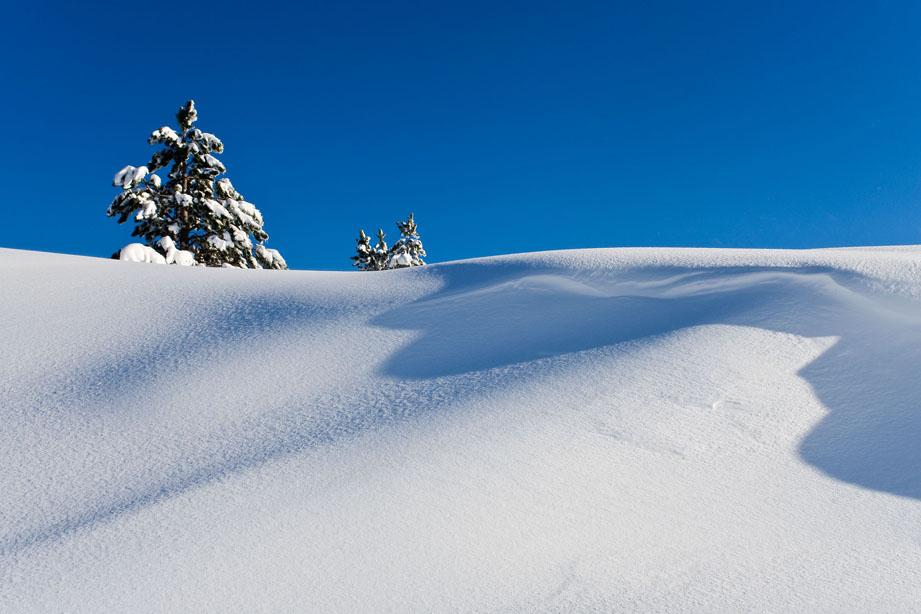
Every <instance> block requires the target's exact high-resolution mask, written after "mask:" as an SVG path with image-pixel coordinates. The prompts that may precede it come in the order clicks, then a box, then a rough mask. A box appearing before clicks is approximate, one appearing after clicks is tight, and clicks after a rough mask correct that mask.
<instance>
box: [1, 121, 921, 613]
mask: <svg viewBox="0 0 921 614" xmlns="http://www.w3.org/2000/svg"><path fill="white" fill-rule="evenodd" d="M168 136H169V135H166V136H165V137H164V138H167V137H168ZM136 172H137V169H134V170H131V171H130V172H129V171H128V170H125V171H124V176H123V177H121V179H122V180H123V181H133V180H134V177H135V173H136ZM129 175H130V179H129ZM116 179H118V177H117V178H116ZM128 247H131V246H128ZM140 247H143V246H140ZM169 247H170V246H164V249H168V248H169ZM173 248H174V246H173ZM126 249H128V248H126ZM174 249H175V248H174ZM135 251H137V250H135ZM151 251H152V250H151ZM145 253H146V252H145ZM154 253H156V252H154ZM127 256H128V255H126V253H125V251H124V250H123V251H122V258H123V259H127ZM148 256H149V255H148ZM130 257H131V258H139V259H143V258H144V257H145V256H144V255H143V254H141V253H140V252H138V253H137V254H131V255H130ZM161 258H162V256H161ZM164 260H165V259H164ZM0 287H2V288H3V289H4V291H3V292H0V327H2V329H3V335H0V352H2V356H3V357H4V358H3V360H2V361H0V424H3V428H2V429H0V450H3V461H4V462H3V463H2V464H0V493H2V494H0V611H2V612H21V613H28V612H48V611H66V612H174V611H190V612H228V611H239V612H307V611H316V612H426V611H437V612H448V611H465V612H466V611H476V612H487V611H488V612H493V611H496V612H599V611H617V612H745V611H762V612H763V611H797V612H867V611H880V612H882V611H885V612H912V611H916V610H917V604H918V603H921V583H918V582H917V578H916V574H917V571H916V570H917V569H918V568H919V567H921V541H919V539H918V526H921V445H919V442H921V381H919V379H918V377H917V372H918V365H919V364H921V248H919V247H892V248H861V249H856V248H855V249H837V250H811V251H785V250H691V249H616V250H615V249H612V250H575V251H566V252H546V253H535V254H524V255H517V256H504V257H495V258H487V259H478V260H470V261H462V262H454V263H446V264H441V265H429V266H426V267H413V268H408V269H402V270H396V271H383V272H374V273H352V272H348V273H330V272H309V271H287V272H279V271H256V270H240V269H205V268H202V267H190V268H180V267H132V266H124V265H121V264H120V263H116V262H112V261H109V260H98V259H91V258H80V257H74V256H61V255H53V254H43V253H34V252H22V251H15V250H0Z"/></svg>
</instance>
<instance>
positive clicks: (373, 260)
mask: <svg viewBox="0 0 921 614" xmlns="http://www.w3.org/2000/svg"><path fill="white" fill-rule="evenodd" d="M385 236H387V235H385V234H384V229H383V228H378V229H377V245H375V246H374V249H372V250H371V256H370V258H369V259H368V267H367V268H366V269H365V270H367V271H382V270H384V269H386V268H389V267H388V265H389V263H390V252H389V251H388V250H387V242H386V241H384V237H385Z"/></svg>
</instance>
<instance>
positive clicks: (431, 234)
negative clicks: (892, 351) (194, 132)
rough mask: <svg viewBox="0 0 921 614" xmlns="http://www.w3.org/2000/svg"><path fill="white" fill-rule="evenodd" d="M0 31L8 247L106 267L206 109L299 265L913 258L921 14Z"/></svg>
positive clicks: (484, 11) (141, 15)
mask: <svg viewBox="0 0 921 614" xmlns="http://www.w3.org/2000/svg"><path fill="white" fill-rule="evenodd" d="M3 21H4V22H5V23H4V24H3V25H0V51H2V53H3V62H2V64H0V71H2V72H0V77H2V90H3V92H4V93H3V95H2V97H0V109H2V111H3V118H4V121H3V136H4V139H3V140H4V145H3V147H2V149H0V181H2V186H3V204H4V212H5V215H4V223H3V225H2V226H0V246H2V247H15V248H22V249H35V250H47V251H59V252H66V253H75V254H86V255H96V256H103V257H107V256H109V255H110V254H111V253H112V252H113V251H115V250H116V249H118V248H119V247H121V246H122V245H124V244H126V243H129V242H130V241H131V240H132V239H131V238H130V231H131V227H130V226H128V225H124V226H119V225H118V224H117V223H116V222H115V221H114V220H113V219H110V218H107V217H106V215H105V210H106V207H107V206H108V204H109V202H110V201H111V199H112V198H113V197H114V196H115V195H116V193H117V191H118V190H117V189H116V188H113V187H111V179H112V175H113V174H114V173H115V171H117V170H118V169H120V168H121V167H123V166H125V165H126V164H132V165H135V166H139V165H141V164H146V163H147V161H148V160H149V158H150V154H151V153H152V152H153V150H154V148H153V147H151V146H149V145H147V143H146V138H147V136H148V135H149V133H150V132H151V131H152V130H154V129H156V128H158V127H160V126H162V125H165V124H169V125H175V119H174V114H175V112H176V110H177V109H178V108H179V106H180V105H181V104H182V103H183V102H184V101H185V100H186V99H188V98H194V99H195V101H196V103H197V106H198V110H199V122H198V126H199V127H200V128H201V129H203V130H206V131H209V132H213V133H215V134H216V135H217V136H219V137H220V138H221V139H222V140H223V141H224V144H225V148H226V149H225V153H224V155H223V156H221V159H222V160H223V161H224V163H225V165H226V166H227V169H228V175H227V176H228V177H230V179H231V180H232V181H233V183H234V185H235V186H236V187H237V189H238V190H239V191H240V192H241V193H242V194H243V195H244V196H245V197H246V198H247V200H249V201H251V202H253V203H254V204H256V206H258V207H259V208H260V209H261V210H262V212H263V215H264V216H265V222H266V224H265V228H266V230H267V232H268V233H269V235H270V237H271V238H270V240H269V242H268V245H269V246H270V247H274V248H276V249H278V250H280V251H281V252H282V254H283V255H284V256H285V257H286V258H287V259H288V263H289V265H290V266H291V267H292V268H300V269H307V268H309V269H347V268H349V264H350V262H349V260H348V258H349V256H350V255H351V254H352V253H353V247H354V241H353V240H354V238H355V237H356V236H357V233H358V229H359V228H364V229H365V230H366V231H367V232H369V233H370V232H372V231H374V230H376V229H377V227H378V226H383V227H384V230H385V231H386V232H387V233H388V235H389V236H388V238H389V239H395V238H396V235H397V233H396V227H395V225H394V221H395V220H397V219H402V218H404V217H405V216H406V215H407V214H408V213H409V212H415V214H416V220H417V222H418V223H419V230H420V233H421V235H422V239H423V242H424V244H425V246H426V248H427V250H428V252H429V256H430V258H429V260H430V261H431V262H437V261H444V260H453V259H457V258H465V257H473V256H485V255H492V254H499V253H511V252H522V251H534V250H545V249H562V248H573V247H607V246H724V247H823V246H837V245H872V244H906V243H912V244H917V243H921V3H918V2H846V1H845V2H764V3H755V2H738V1H733V2H725V3H712V2H711V3H707V2H675V3H666V2H629V3H616V2H593V3H582V2H536V1H534V0H529V1H525V2H502V1H496V0H492V1H489V2H479V1H471V0H464V1H463V2H450V3H449V2H371V1H366V2H352V1H349V0H345V1H337V2H326V1H324V2H306V3H301V4H295V3H284V4H273V3H271V2H258V3H256V2H249V3H245V4H239V5H235V4H234V3H206V4H201V5H195V4H192V3H189V4H176V3H173V4H166V3H163V4H156V3H118V4H114V3H113V4H111V5H102V4H92V3H88V4H87V3H71V2H68V3H51V4H42V5H39V6H33V7H26V6H25V3H24V2H20V3H16V4H15V5H9V6H7V7H6V8H5V9H4V16H3Z"/></svg>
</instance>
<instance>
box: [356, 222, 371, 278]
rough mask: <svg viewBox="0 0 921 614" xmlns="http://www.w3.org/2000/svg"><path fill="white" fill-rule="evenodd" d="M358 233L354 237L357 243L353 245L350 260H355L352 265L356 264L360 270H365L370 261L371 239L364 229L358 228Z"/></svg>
mask: <svg viewBox="0 0 921 614" xmlns="http://www.w3.org/2000/svg"><path fill="white" fill-rule="evenodd" d="M358 233H359V234H358V238H357V239H355V242H356V243H358V245H357V246H356V247H355V255H354V256H352V260H354V261H355V262H354V263H353V264H352V266H357V267H358V268H359V269H360V270H362V271H366V270H368V265H369V264H370V263H371V239H369V238H368V235H366V234H365V231H364V230H359V231H358Z"/></svg>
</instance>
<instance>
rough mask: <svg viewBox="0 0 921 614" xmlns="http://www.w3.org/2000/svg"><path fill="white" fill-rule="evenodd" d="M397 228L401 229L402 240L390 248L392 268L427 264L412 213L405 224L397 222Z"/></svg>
mask: <svg viewBox="0 0 921 614" xmlns="http://www.w3.org/2000/svg"><path fill="white" fill-rule="evenodd" d="M397 228H399V229H400V238H399V239H398V240H397V242H396V243H394V244H393V247H391V248H390V268H392V269H402V268H406V267H411V266H421V265H423V264H425V261H424V260H422V258H423V257H424V256H425V250H424V249H422V241H420V240H419V233H418V232H417V231H416V222H415V221H414V220H413V214H412V213H410V214H409V217H408V218H407V219H406V221H405V222H397Z"/></svg>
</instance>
